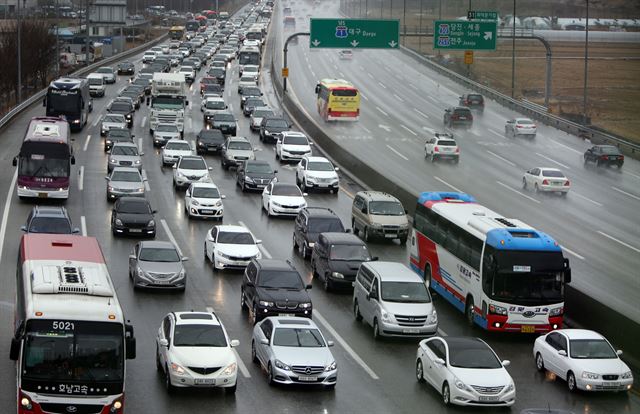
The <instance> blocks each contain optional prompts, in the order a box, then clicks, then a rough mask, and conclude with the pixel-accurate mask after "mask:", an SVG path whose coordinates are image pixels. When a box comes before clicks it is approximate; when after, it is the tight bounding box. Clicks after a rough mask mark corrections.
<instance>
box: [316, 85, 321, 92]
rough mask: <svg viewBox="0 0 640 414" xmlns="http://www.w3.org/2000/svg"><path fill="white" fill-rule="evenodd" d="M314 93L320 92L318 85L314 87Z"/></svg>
mask: <svg viewBox="0 0 640 414" xmlns="http://www.w3.org/2000/svg"><path fill="white" fill-rule="evenodd" d="M315 92H316V93H318V92H320V85H316V89H315Z"/></svg>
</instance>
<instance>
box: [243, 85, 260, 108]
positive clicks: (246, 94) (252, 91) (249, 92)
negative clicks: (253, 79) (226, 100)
mask: <svg viewBox="0 0 640 414" xmlns="http://www.w3.org/2000/svg"><path fill="white" fill-rule="evenodd" d="M239 95H240V108H241V109H242V108H244V103H245V102H246V101H247V99H248V98H250V97H252V96H257V97H260V96H262V91H261V90H260V88H258V87H257V86H245V87H244V88H242V89H241V90H240V93H239Z"/></svg>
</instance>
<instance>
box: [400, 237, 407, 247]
mask: <svg viewBox="0 0 640 414" xmlns="http://www.w3.org/2000/svg"><path fill="white" fill-rule="evenodd" d="M405 244H407V237H400V245H401V246H404V245H405Z"/></svg>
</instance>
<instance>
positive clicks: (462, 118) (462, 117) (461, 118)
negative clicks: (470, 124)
mask: <svg viewBox="0 0 640 414" xmlns="http://www.w3.org/2000/svg"><path fill="white" fill-rule="evenodd" d="M459 119H460V120H462V121H464V120H465V119H467V117H466V116H461V117H460V118H459Z"/></svg>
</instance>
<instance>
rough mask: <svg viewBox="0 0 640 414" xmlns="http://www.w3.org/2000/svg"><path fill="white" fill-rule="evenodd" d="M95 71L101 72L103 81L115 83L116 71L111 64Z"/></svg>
mask: <svg viewBox="0 0 640 414" xmlns="http://www.w3.org/2000/svg"><path fill="white" fill-rule="evenodd" d="M95 73H99V74H101V75H102V77H103V78H104V81H105V83H116V71H115V70H114V69H113V68H112V67H111V66H103V67H101V68H98V70H96V72H95Z"/></svg>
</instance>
